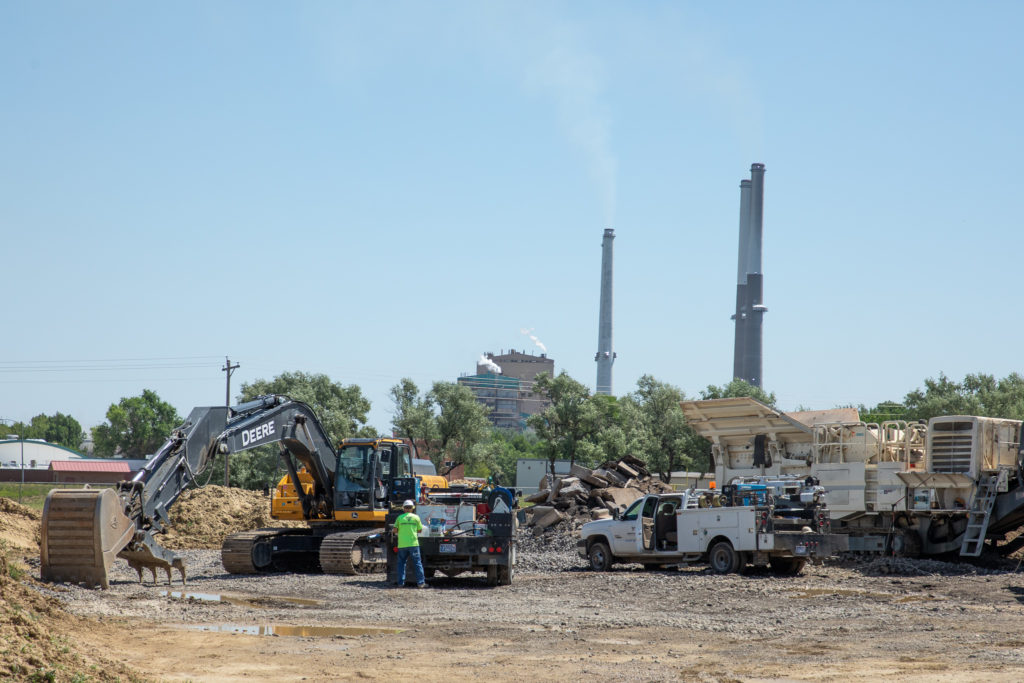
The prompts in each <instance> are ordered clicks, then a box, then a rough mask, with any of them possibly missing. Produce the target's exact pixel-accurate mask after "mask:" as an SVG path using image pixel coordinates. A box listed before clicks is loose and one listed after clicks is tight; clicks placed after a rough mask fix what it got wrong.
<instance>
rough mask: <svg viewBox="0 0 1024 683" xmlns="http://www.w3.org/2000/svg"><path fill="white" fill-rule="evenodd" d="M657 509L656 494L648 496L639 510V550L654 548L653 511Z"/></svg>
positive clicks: (644, 550)
mask: <svg viewBox="0 0 1024 683" xmlns="http://www.w3.org/2000/svg"><path fill="white" fill-rule="evenodd" d="M657 509H658V498H657V496H648V497H647V499H646V500H644V507H643V509H642V511H641V512H640V529H641V538H640V552H646V551H650V550H654V512H655V511H656V510H657Z"/></svg>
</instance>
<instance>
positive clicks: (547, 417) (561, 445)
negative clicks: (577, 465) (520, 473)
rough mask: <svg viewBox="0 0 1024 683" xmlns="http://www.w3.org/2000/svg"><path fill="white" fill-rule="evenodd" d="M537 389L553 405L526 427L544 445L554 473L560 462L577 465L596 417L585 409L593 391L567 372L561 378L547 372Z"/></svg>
mask: <svg viewBox="0 0 1024 683" xmlns="http://www.w3.org/2000/svg"><path fill="white" fill-rule="evenodd" d="M533 390H534V391H535V392H537V393H539V394H541V395H543V396H544V397H545V398H547V399H548V400H549V401H551V405H550V406H548V407H547V408H546V409H544V410H543V411H541V412H539V413H536V414H534V415H531V416H530V417H528V418H527V419H526V424H527V425H528V426H530V427H531V428H532V429H533V430H534V431H535V432H536V433H537V436H538V437H539V438H540V440H541V442H542V443H543V444H544V445H543V448H542V450H543V453H544V456H545V457H546V458H547V460H548V463H549V466H550V471H551V472H554V469H555V461H556V460H559V459H562V460H568V461H570V462H576V460H577V458H578V457H579V455H580V445H581V443H582V442H583V441H584V439H585V438H586V436H587V435H588V434H589V433H590V430H591V428H592V425H593V414H591V415H588V414H587V410H586V409H585V406H586V404H587V399H588V398H589V397H590V390H589V389H587V387H585V386H583V385H582V384H580V383H579V382H577V381H576V380H574V379H573V378H572V377H570V376H569V375H568V374H567V373H566V372H565V371H564V370H563V371H562V372H561V373H559V375H558V376H557V377H552V376H551V375H549V374H547V373H546V372H544V373H541V374H539V375H537V378H536V379H535V381H534V384H533ZM593 412H594V410H592V411H591V413H593Z"/></svg>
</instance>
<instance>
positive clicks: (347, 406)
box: [208, 372, 377, 489]
mask: <svg viewBox="0 0 1024 683" xmlns="http://www.w3.org/2000/svg"><path fill="white" fill-rule="evenodd" d="M268 394H282V395H284V396H288V397H289V398H292V399H294V400H296V401H302V402H303V403H305V404H306V405H308V406H309V407H310V408H312V409H313V413H314V414H315V415H316V416H317V419H318V420H320V424H321V425H323V427H324V430H325V431H326V432H327V436H328V437H329V438H330V440H331V444H332V445H334V446H337V445H339V444H340V443H341V440H342V439H345V438H348V437H352V436H369V437H373V436H376V435H377V434H376V430H374V429H373V428H371V427H367V426H366V414H367V413H368V412H369V411H370V401H369V400H367V399H366V398H365V397H364V396H363V394H362V390H361V389H360V388H359V387H358V386H357V385H354V384H353V385H348V386H346V385H344V384H341V383H340V382H334V381H332V380H331V378H330V377H328V376H327V375H324V374H319V373H315V374H311V373H306V372H285V373H282V374H280V375H278V376H277V377H274V378H273V379H271V380H266V379H257V380H255V381H253V382H248V383H245V384H242V387H241V389H240V390H239V396H238V400H239V402H245V401H251V400H253V399H254V398H256V397H258V396H266V395H268ZM279 451H280V449H279V447H278V446H277V445H276V444H270V445H267V446H260V447H259V448H254V449H252V450H249V451H243V452H241V453H233V454H231V455H230V456H229V457H230V458H231V467H230V471H231V481H230V484H231V486H236V487H239V488H247V489H259V488H262V487H263V486H264V485H270V486H272V485H274V484H276V482H277V480H278V479H280V477H281V476H282V475H283V470H282V469H281V468H280V464H281V462H280V461H281V458H280V455H279ZM224 457H225V456H223V455H218V456H217V457H216V459H215V460H214V462H213V463H212V465H211V466H210V472H209V474H208V478H209V479H212V480H214V481H217V480H218V477H220V476H222V475H221V474H220V473H222V472H223V471H224Z"/></svg>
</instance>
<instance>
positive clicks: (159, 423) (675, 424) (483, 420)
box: [0, 372, 1024, 488]
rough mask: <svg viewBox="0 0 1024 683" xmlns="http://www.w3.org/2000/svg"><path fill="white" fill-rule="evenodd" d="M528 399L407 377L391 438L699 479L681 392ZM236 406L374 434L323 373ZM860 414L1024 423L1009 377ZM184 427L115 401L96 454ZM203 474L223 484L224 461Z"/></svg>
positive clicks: (150, 395) (142, 398)
mask: <svg viewBox="0 0 1024 683" xmlns="http://www.w3.org/2000/svg"><path fill="white" fill-rule="evenodd" d="M533 390H534V392H535V393H538V394H540V395H541V396H543V397H544V398H546V399H547V400H548V401H549V402H550V405H549V406H548V407H547V408H546V409H545V410H543V411H542V412H540V413H537V414H535V415H531V416H530V417H529V418H527V421H526V423H527V427H528V429H527V430H526V431H524V432H517V431H511V430H501V429H496V428H494V427H493V426H492V425H491V423H490V422H489V421H488V419H487V408H486V407H485V406H484V405H482V404H481V403H479V402H477V401H476V398H475V396H474V395H473V393H472V391H470V390H469V388H467V387H465V386H462V385H459V384H457V383H452V382H434V383H433V384H432V385H431V386H430V388H429V389H425V390H421V389H420V388H419V387H418V386H417V385H416V384H415V382H413V381H412V380H411V379H408V378H403V379H402V380H400V381H399V382H398V383H397V384H395V385H394V386H393V387H392V388H391V390H390V398H391V401H392V404H393V417H392V424H391V430H392V431H391V433H388V434H384V435H382V436H392V435H394V436H398V437H403V438H408V439H410V440H412V441H413V442H414V443H415V444H416V446H417V454H418V456H419V457H421V458H428V459H430V460H431V461H432V462H433V463H434V464H435V465H436V466H437V467H438V469H439V470H442V469H443V468H444V466H445V465H446V464H447V463H454V464H463V465H465V466H466V472H467V475H469V476H480V477H492V478H493V479H494V480H496V481H498V482H501V483H505V484H509V485H511V484H513V483H514V480H515V470H516V462H517V460H518V459H519V458H538V459H545V460H547V461H548V462H549V463H550V466H551V467H554V463H555V461H557V460H568V461H570V462H575V463H580V464H583V465H591V466H593V465H597V464H600V463H601V462H604V461H606V460H614V459H617V458H620V457H622V456H625V455H632V456H634V457H637V458H640V459H641V460H643V461H645V462H646V463H647V465H648V467H649V468H650V469H651V470H652V471H654V472H657V473H658V474H659V476H660V477H661V478H662V479H663V480H664V481H668V480H669V476H670V473H671V472H675V471H680V470H685V471H706V470H707V468H708V467H709V463H710V450H711V447H710V444H709V443H708V442H707V441H706V440H705V439H703V438H701V437H700V436H698V435H697V433H696V432H695V431H694V430H693V429H692V428H691V427H690V426H689V425H688V424H687V422H686V418H685V417H684V415H683V412H682V408H681V406H680V402H681V401H683V400H686V399H687V398H689V397H688V396H687V395H686V394H685V393H684V392H683V390H682V389H680V388H679V387H676V386H674V385H672V384H669V383H666V382H662V381H660V380H657V379H656V378H654V377H652V376H651V375H644V376H643V377H641V378H640V379H639V380H638V381H637V384H636V387H635V388H634V389H633V391H631V392H629V393H627V394H625V395H623V396H620V397H614V396H606V395H599V394H593V393H591V392H590V390H589V389H588V388H587V387H586V386H585V385H584V384H582V383H580V382H578V381H577V380H575V379H573V378H572V377H571V376H569V375H568V374H567V373H565V372H562V373H560V374H558V375H555V376H551V375H547V374H542V375H539V376H538V377H537V378H536V380H535V383H534V387H533ZM239 391H240V393H239V395H238V400H239V401H240V402H244V401H248V400H251V399H254V398H256V397H257V396H262V395H265V394H284V395H287V396H290V397H291V398H293V399H295V400H299V401H302V402H304V403H307V404H309V405H310V406H311V407H312V408H313V410H314V412H315V413H316V414H317V416H318V417H319V419H320V421H321V423H322V424H323V426H324V428H325V429H326V430H327V433H328V435H329V436H330V437H331V439H332V441H333V442H334V443H340V441H341V440H342V439H345V438H348V437H354V436H358V437H373V436H378V434H377V431H376V430H375V429H374V428H372V427H370V426H368V425H367V424H366V420H367V413H369V411H370V401H369V400H368V399H367V398H366V397H364V396H363V394H362V390H361V389H360V388H359V387H358V386H357V385H354V384H353V385H344V384H342V383H340V382H336V381H333V380H331V379H330V378H329V377H328V376H327V375H324V374H309V373H304V372H286V373H283V374H281V375H279V376H277V377H274V378H273V379H271V380H263V379H260V380H256V381H254V382H251V383H245V384H243V385H242V387H241V389H240V390H239ZM738 396H751V397H753V398H756V399H757V400H759V401H761V402H762V403H765V404H767V405H769V406H772V407H775V402H776V399H775V395H774V394H772V393H768V392H765V391H763V390H762V389H760V388H758V387H754V386H751V385H750V384H747V383H746V382H744V381H742V380H733V381H732V382H730V383H728V384H726V385H722V386H714V385H712V386H708V387H706V388H705V389H703V390H701V391H700V392H699V394H698V396H695V397H693V398H700V399H712V398H726V397H738ZM848 407H856V408H857V409H858V411H859V412H860V415H861V419H862V420H864V421H866V422H882V421H884V420H891V419H901V420H906V421H908V422H909V421H916V420H927V419H929V418H931V417H935V416H937V415H981V416H989V417H1003V418H1013V419H1018V420H1024V378H1022V377H1021V376H1020V375H1019V374H1017V373H1012V374H1010V375H1008V376H1007V377H1005V378H1003V379H996V378H995V377H994V376H992V375H986V374H970V375H967V376H966V377H965V378H964V379H963V381H960V382H957V381H954V380H951V379H950V378H948V377H946V376H945V375H944V374H941V373H940V375H939V377H938V379H932V378H929V379H926V380H925V382H924V387H923V388H919V389H914V390H913V391H911V392H909V393H908V394H907V395H906V396H905V397H904V399H903V400H902V401H899V402H896V401H883V402H881V403H879V404H877V405H874V406H865V405H863V404H862V405H859V406H848ZM181 422H182V418H181V416H180V415H179V414H178V412H177V411H176V410H175V408H174V407H173V406H171V405H170V404H168V403H166V402H165V401H163V400H162V399H160V397H159V396H158V395H157V394H156V392H153V391H150V390H148V389H147V390H145V391H143V392H142V394H141V395H139V396H133V397H126V398H122V399H121V400H120V401H119V402H118V403H115V404H112V405H111V406H110V408H109V409H108V410H107V413H106V422H105V423H103V424H101V425H99V426H97V427H94V428H92V436H93V442H94V455H95V456H97V457H112V456H114V455H120V456H122V457H127V458H145V457H146V456H147V455H150V454H152V453H154V452H155V451H156V450H157V449H159V447H160V446H161V445H162V444H163V443H164V441H165V440H166V438H167V436H168V435H169V434H170V433H171V431H172V430H173V429H174V428H176V427H177V426H179V425H180V424H181ZM12 433H14V434H18V435H20V436H23V437H24V438H41V439H45V440H46V441H49V442H51V443H57V444H60V445H63V446H67V447H69V448H78V447H79V445H80V443H81V441H82V439H83V438H84V436H85V435H84V433H83V431H82V428H81V426H80V425H79V423H78V422H77V421H75V420H74V418H72V417H70V416H67V415H62V414H61V413H56V414H55V415H53V416H47V415H38V416H36V417H34V418H33V419H32V421H31V422H30V423H28V424H22V423H16V424H15V425H13V426H6V425H0V437H3V436H6V435H8V434H12ZM224 457H225V456H223V455H221V456H218V459H217V460H216V461H215V462H214V463H213V464H212V465H211V467H210V468H209V470H208V475H207V476H208V477H210V478H211V479H212V480H213V481H219V480H220V479H219V477H220V476H221V474H220V473H222V472H223V470H224V466H223V465H224V462H223V458H224ZM230 457H231V463H230V464H231V485H232V486H239V487H244V488H260V487H262V486H264V485H267V484H273V483H274V482H275V481H276V480H277V478H278V477H279V476H280V469H279V457H278V454H277V448H276V447H274V446H264V447H261V448H257V449H253V450H252V451H246V452H243V453H237V454H234V455H232V456H230Z"/></svg>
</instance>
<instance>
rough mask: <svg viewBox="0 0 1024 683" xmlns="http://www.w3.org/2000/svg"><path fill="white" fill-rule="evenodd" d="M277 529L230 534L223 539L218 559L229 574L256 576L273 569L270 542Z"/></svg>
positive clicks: (277, 531)
mask: <svg viewBox="0 0 1024 683" xmlns="http://www.w3.org/2000/svg"><path fill="white" fill-rule="evenodd" d="M278 533H279V530H278V529H260V530H258V531H242V532H239V533H237V534H231V535H230V536H228V537H227V538H225V539H224V545H223V546H221V551H220V559H221V562H222V563H223V564H224V569H226V570H227V571H228V573H229V574H258V573H260V572H265V571H270V570H271V569H272V568H273V558H272V554H271V553H272V549H271V546H270V540H271V539H272V538H273V537H274V536H277V534H278Z"/></svg>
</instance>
